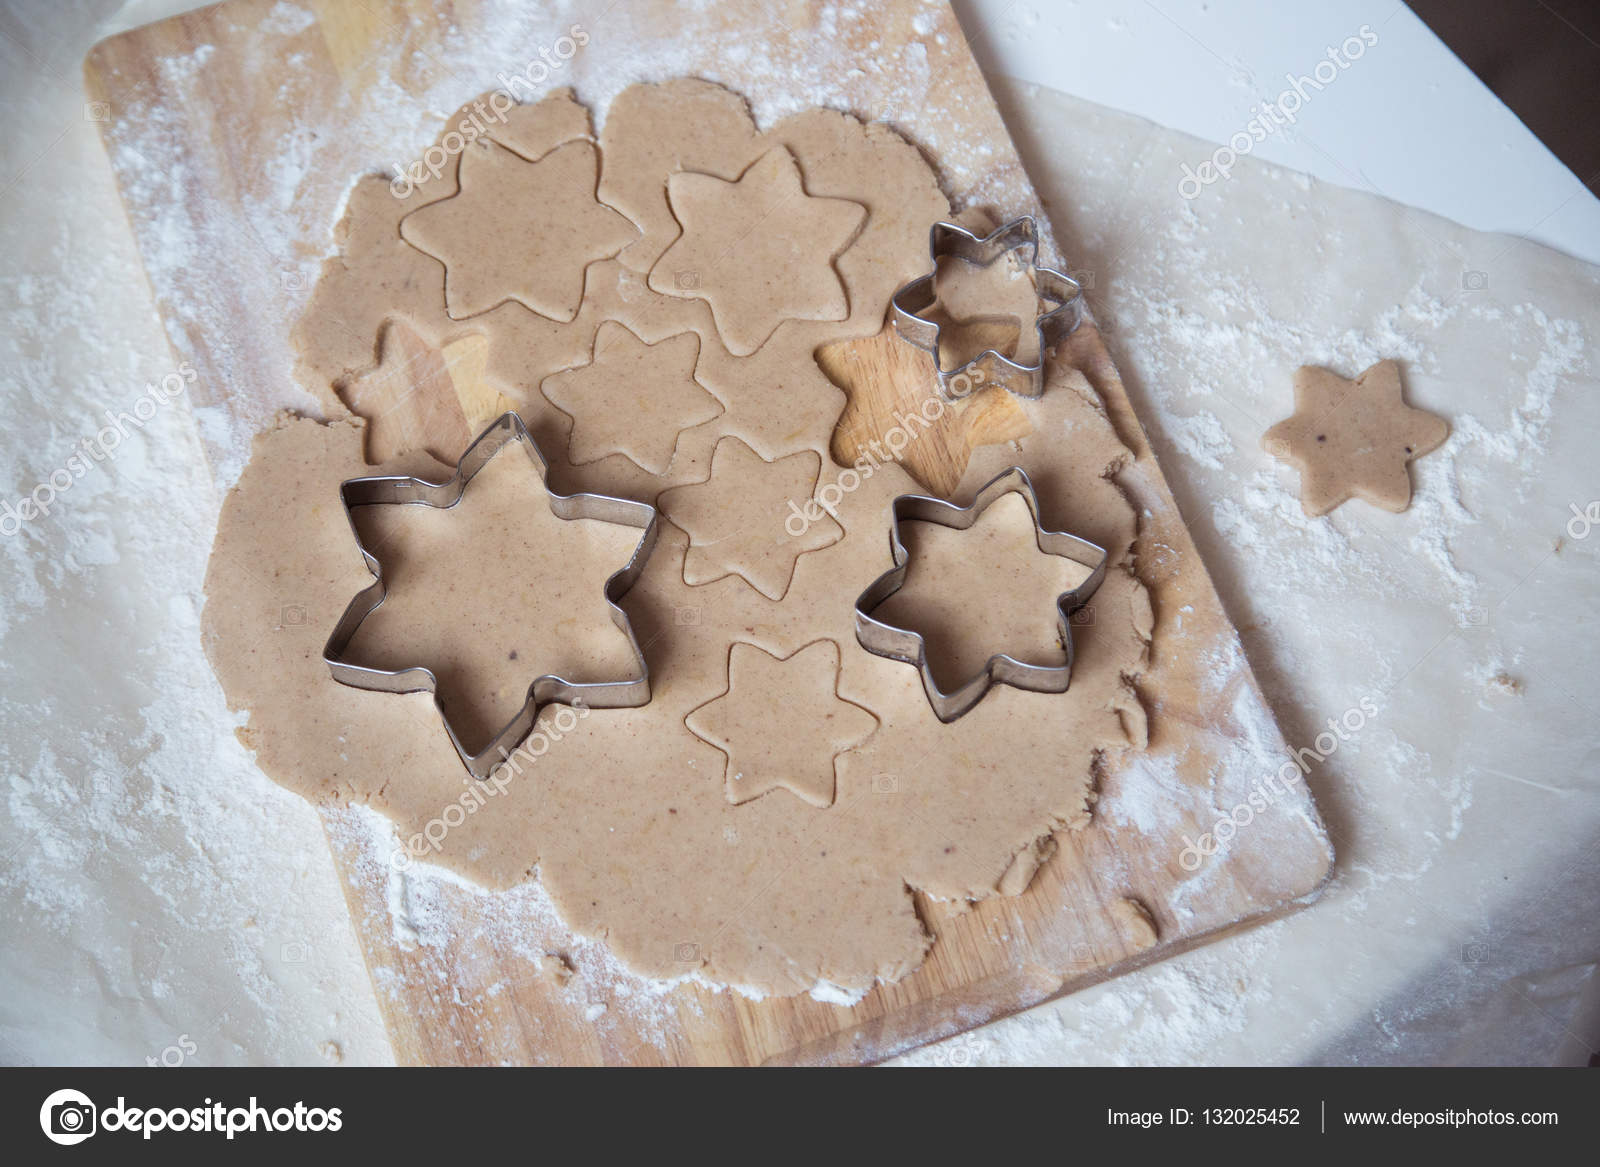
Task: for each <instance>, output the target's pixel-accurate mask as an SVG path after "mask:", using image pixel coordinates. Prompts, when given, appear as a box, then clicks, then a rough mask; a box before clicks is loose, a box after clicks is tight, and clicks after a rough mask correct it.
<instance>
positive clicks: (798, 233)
mask: <svg viewBox="0 0 1600 1167" xmlns="http://www.w3.org/2000/svg"><path fill="white" fill-rule="evenodd" d="M667 199H668V201H669V202H670V204H671V206H672V213H673V215H674V216H675V217H676V218H677V220H678V225H679V226H681V227H682V228H683V234H682V235H680V236H678V239H677V241H676V242H675V243H673V245H672V246H671V247H669V248H667V250H666V253H665V254H664V255H662V257H661V258H660V259H658V260H656V263H655V266H654V267H652V268H651V269H650V278H649V284H650V287H651V289H652V290H653V291H657V292H660V293H662V294H663V295H667V296H678V297H681V298H684V299H694V298H698V299H702V300H704V301H706V302H707V303H708V304H709V305H710V306H711V316H712V319H713V320H715V321H716V325H717V331H718V333H720V334H721V336H722V340H723V343H724V344H726V345H727V346H728V351H729V352H731V353H733V354H734V356H739V357H744V356H749V355H750V354H751V353H753V352H755V351H756V350H757V349H758V348H760V347H761V346H762V344H764V343H765V342H766V339H767V338H768V337H769V336H771V335H772V333H773V331H774V330H775V329H777V327H778V325H779V324H781V323H783V322H784V321H785V320H845V319H847V318H848V317H849V315H850V301H849V298H848V296H846V294H845V289H844V284H843V283H842V282H841V281H840V279H839V273H838V272H836V271H835V270H834V268H833V261H834V259H835V258H837V257H838V255H839V254H840V253H841V252H842V251H844V249H845V248H846V247H848V246H849V245H850V244H851V243H852V242H853V241H854V240H855V237H856V233H857V232H858V231H859V230H860V229H861V224H862V221H863V220H865V218H866V216H867V209H866V208H865V207H863V206H862V205H861V204H859V203H853V202H850V201H849V200H848V199H831V198H817V197H815V196H812V195H808V194H806V192H805V188H804V186H803V185H802V183H801V180H800V168H799V166H798V165H796V163H795V160H794V156H793V155H792V154H790V153H789V151H788V150H786V149H784V148H783V147H782V146H778V147H774V148H773V149H771V150H769V151H767V152H766V153H765V154H763V155H762V156H761V157H760V158H758V159H756V161H755V162H753V163H751V165H750V168H749V169H748V170H746V171H745V172H744V173H743V174H741V175H740V176H739V178H738V180H737V181H735V182H724V181H723V180H722V179H720V178H717V177H715V176H713V175H710V174H694V173H689V172H687V171H680V172H679V173H677V174H674V175H673V176H672V177H671V178H669V179H667Z"/></svg>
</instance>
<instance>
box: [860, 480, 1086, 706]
mask: <svg viewBox="0 0 1600 1167" xmlns="http://www.w3.org/2000/svg"><path fill="white" fill-rule="evenodd" d="M1006 494H1020V495H1021V496H1022V498H1023V501H1024V502H1026V503H1027V504H1028V510H1029V511H1030V512H1031V513H1032V515H1033V525H1034V532H1035V538H1036V541H1037V544H1038V547H1039V550H1040V551H1043V552H1044V553H1046V554H1047V555H1060V556H1062V557H1064V558H1066V559H1070V560H1072V561H1073V562H1074V563H1078V564H1081V565H1082V566H1084V567H1087V568H1089V569H1090V571H1089V575H1088V576H1087V578H1085V579H1084V581H1083V582H1082V583H1080V584H1079V585H1078V586H1077V587H1075V588H1072V589H1071V590H1070V591H1065V592H1062V593H1061V594H1060V595H1059V596H1057V597H1056V615H1057V621H1058V623H1057V628H1058V630H1059V632H1060V636H1061V647H1062V648H1063V649H1064V650H1065V652H1066V655H1067V659H1066V663H1065V664H1062V665H1035V664H1027V663H1025V662H1023V661H1019V660H1017V659H1016V658H1015V657H1013V656H1008V655H1007V654H1005V653H996V654H995V655H994V656H991V657H990V658H989V659H988V661H987V662H985V664H984V667H983V671H982V672H980V673H979V674H978V675H977V676H975V677H972V678H970V679H969V680H966V681H963V682H962V683H961V684H960V685H958V686H956V688H955V689H953V690H951V691H950V692H948V693H947V692H945V691H944V690H943V689H941V688H939V683H938V682H937V681H935V680H934V677H933V671H932V670H931V669H930V668H929V667H928V651H927V650H928V646H927V642H926V641H925V640H924V639H923V638H922V636H921V634H919V633H916V632H913V631H911V630H910V629H907V628H897V627H895V626H894V625H892V624H885V623H883V622H882V621H881V620H876V619H874V618H873V616H872V613H873V611H874V610H875V609H876V608H877V607H878V606H879V605H880V604H882V603H883V602H884V601H885V600H887V599H888V598H889V597H890V596H892V595H894V594H895V592H897V591H899V590H900V588H901V586H902V585H903V584H904V583H905V580H906V569H907V568H908V567H909V566H910V563H911V558H910V554H909V553H908V552H907V551H906V547H905V544H904V543H902V542H901V541H900V524H901V523H903V522H918V523H937V524H939V525H940V526H943V527H952V528H954V529H955V530H958V531H965V530H967V529H968V528H969V527H971V526H972V525H973V524H974V523H976V522H977V521H978V517H979V516H980V515H982V514H983V512H984V511H985V510H987V509H988V507H989V505H990V504H991V503H993V502H994V501H995V500H996V499H998V498H1000V497H1001V496H1002V495H1006ZM889 551H890V554H891V556H892V557H893V559H894V566H893V567H892V568H890V569H889V570H888V571H886V572H884V573H883V574H882V575H880V576H879V577H878V578H877V579H875V580H873V581H872V584H871V586H869V587H868V588H867V590H866V591H864V592H862V593H861V595H860V597H859V598H858V599H857V600H856V605H855V616H856V640H857V641H859V642H860V644H861V647H862V648H864V649H866V650H867V651H868V652H870V653H873V654H874V655H876V656H882V657H887V658H889V659H890V660H897V661H903V662H904V663H906V664H908V665H915V666H916V668H917V670H918V672H920V673H921V674H922V688H923V690H924V691H925V692H926V693H927V694H928V703H929V704H930V705H932V706H933V712H934V716H936V717H937V718H938V719H939V720H940V721H943V722H950V721H954V720H955V719H956V718H958V717H960V716H961V715H962V714H963V713H965V712H967V710H969V709H971V708H972V707H973V706H974V705H976V704H977V703H978V702H979V701H981V700H982V699H983V696H984V694H985V693H987V692H988V691H989V689H990V687H991V686H993V685H995V684H997V683H998V684H1002V685H1010V686H1012V687H1013V688H1016V689H1028V690H1030V691H1032V692H1035V693H1065V692H1066V691H1067V686H1068V684H1069V683H1070V682H1071V680H1072V627H1071V620H1072V614H1073V613H1074V612H1076V611H1077V610H1078V609H1079V608H1081V607H1083V605H1084V604H1086V603H1088V601H1089V597H1090V596H1092V595H1093V594H1094V591H1095V589H1096V588H1098V587H1099V586H1100V582H1101V580H1103V579H1104V578H1105V574H1106V558H1107V556H1106V550H1105V548H1103V547H1101V546H1099V545H1098V544H1096V543H1091V542H1089V541H1088V540H1087V539H1080V538H1078V536H1076V535H1069V534H1067V533H1066V532H1065V531H1050V530H1047V529H1046V528H1045V527H1044V525H1043V524H1042V523H1041V522H1040V521H1039V496H1038V495H1037V494H1036V493H1035V492H1034V489H1033V481H1032V480H1031V479H1030V478H1029V477H1028V473H1027V471H1025V470H1023V469H1022V468H1021V467H1020V466H1012V467H1011V468H1010V469H1008V470H1006V471H1004V472H1003V473H1001V474H999V475H997V476H996V477H994V478H992V479H990V480H989V481H988V482H987V483H985V484H984V485H983V486H982V487H981V488H980V489H979V490H978V493H977V494H976V495H975V496H973V499H972V502H971V503H969V504H968V505H967V506H964V507H962V506H957V505H956V504H955V503H952V502H947V501H945V500H944V499H942V498H934V497H933V496H931V495H925V494H902V495H900V496H899V497H898V498H896V499H895V500H894V502H893V503H892V504H890V526H889Z"/></svg>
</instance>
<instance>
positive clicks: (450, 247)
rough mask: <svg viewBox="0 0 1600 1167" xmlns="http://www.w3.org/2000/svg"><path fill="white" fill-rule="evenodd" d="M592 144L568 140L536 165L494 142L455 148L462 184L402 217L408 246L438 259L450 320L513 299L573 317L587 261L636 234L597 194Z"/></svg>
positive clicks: (611, 251) (614, 251)
mask: <svg viewBox="0 0 1600 1167" xmlns="http://www.w3.org/2000/svg"><path fill="white" fill-rule="evenodd" d="M598 178H599V156H598V154H597V153H596V151H595V147H594V143H593V142H586V141H579V142H568V143H566V144H565V145H563V146H558V147H556V148H555V149H554V150H552V151H550V152H549V153H548V154H546V155H544V157H542V158H540V159H539V160H538V161H537V162H529V161H528V160H527V159H525V158H523V157H522V156H521V155H520V154H517V153H514V152H513V151H511V150H507V149H506V148H505V147H504V146H497V145H495V144H494V143H492V142H487V141H485V142H478V143H475V144H474V145H472V146H470V147H468V149H467V151H466V152H465V153H464V154H462V155H461V170H460V182H461V189H460V191H459V193H457V194H455V195H454V196H452V197H450V198H447V199H442V200H440V201H439V202H436V203H429V204H428V205H427V206H425V207H422V208H419V209H418V210H415V211H413V212H412V213H411V214H409V215H407V216H406V217H405V218H404V219H402V220H400V235H401V237H402V238H404V239H405V241H406V242H407V243H410V244H411V245H412V246H414V247H416V248H417V249H418V250H420V251H425V252H427V253H428V254H429V255H431V256H433V257H434V258H435V259H437V260H438V261H439V262H440V263H442V264H444V268H445V277H444V300H445V310H446V311H447V312H448V313H449V314H450V317H451V319H453V320H463V319H465V318H467V317H469V316H476V315H477V314H478V313H480V312H487V311H488V310H489V309H491V308H493V307H495V306H496V305H498V304H502V303H504V302H505V301H507V300H516V301H518V302H520V303H521V304H523V305H524V306H525V307H527V308H530V309H531V310H533V311H534V312H537V313H538V314H539V315H541V316H547V317H549V318H550V319H552V320H558V321H561V322H563V323H565V322H567V321H570V320H572V319H573V318H574V317H575V316H577V314H578V305H579V302H580V301H581V300H582V299H583V276H584V272H585V271H586V270H587V269H588V267H589V265H590V264H591V263H594V262H595V261H596V260H601V259H606V258H608V257H610V256H613V255H615V254H617V252H619V251H621V250H622V249H623V248H624V247H626V246H627V245H628V244H629V243H631V242H633V240H634V239H635V238H637V237H638V234H639V232H638V230H637V229H636V228H635V227H634V225H633V224H632V223H631V222H629V221H628V220H627V219H626V218H625V217H624V216H622V215H619V214H618V213H617V212H616V211H613V210H612V209H611V208H610V207H608V206H605V205H603V204H602V203H599V202H597V201H596V200H595V184H596V182H597V181H598Z"/></svg>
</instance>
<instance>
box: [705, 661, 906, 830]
mask: <svg viewBox="0 0 1600 1167" xmlns="http://www.w3.org/2000/svg"><path fill="white" fill-rule="evenodd" d="M684 720H685V724H686V725H688V727H689V729H690V731H691V732H693V733H694V734H695V735H696V736H697V737H699V738H702V739H703V740H705V741H707V742H710V743H711V744H712V745H714V746H716V747H717V749H719V750H721V751H722V752H723V753H724V754H726V755H727V756H728V764H727V771H726V784H727V793H728V801H729V802H732V803H741V802H749V801H750V800H751V799H752V798H760V797H761V796H762V795H763V794H765V793H767V792H768V791H769V790H774V789H777V788H778V787H780V786H781V787H783V788H784V789H785V790H787V791H789V792H790V793H791V794H794V795H795V796H796V797H798V798H801V799H804V800H805V801H806V802H809V803H810V804H811V805H812V806H817V807H827V806H832V805H833V796H834V765H835V760H836V759H837V758H838V757H839V755H840V754H842V753H844V752H845V751H847V750H850V749H853V748H854V747H856V746H859V745H860V744H861V743H862V742H864V741H866V740H867V738H869V737H871V736H872V734H873V732H874V731H875V730H876V729H877V728H878V719H877V718H876V717H874V716H873V715H872V714H871V713H868V712H867V711H866V710H865V709H863V708H862V707H861V706H859V705H855V704H853V703H851V702H849V701H846V700H845V699H844V698H842V697H840V696H839V646H838V645H837V644H836V643H834V642H833V641H831V640H819V641H817V642H816V643H815V644H809V645H807V646H806V647H805V648H802V649H800V651H798V652H796V653H794V654H793V655H792V656H788V657H777V656H772V655H771V654H770V653H767V652H764V651H763V650H762V649H760V648H757V647H756V646H755V645H753V644H743V643H739V644H735V645H734V646H733V648H732V649H731V651H730V652H729V653H728V689H727V692H725V693H723V695H722V696H720V697H717V698H714V699H713V700H711V701H708V702H707V703H706V704H704V705H702V706H700V707H699V708H698V709H696V710H694V711H693V712H691V713H690V714H689V716H688V717H687V718H685V719H684Z"/></svg>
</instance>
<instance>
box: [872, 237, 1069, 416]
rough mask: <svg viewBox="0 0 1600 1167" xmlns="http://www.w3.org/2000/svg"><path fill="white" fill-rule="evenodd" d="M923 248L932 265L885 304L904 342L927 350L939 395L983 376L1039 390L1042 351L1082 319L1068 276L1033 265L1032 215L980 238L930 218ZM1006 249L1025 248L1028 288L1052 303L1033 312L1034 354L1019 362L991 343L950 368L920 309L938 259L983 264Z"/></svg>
mask: <svg viewBox="0 0 1600 1167" xmlns="http://www.w3.org/2000/svg"><path fill="white" fill-rule="evenodd" d="M928 250H929V252H930V253H931V254H932V256H933V271H932V272H929V273H928V274H927V275H925V276H919V277H918V278H916V279H914V280H912V281H911V282H910V283H909V284H906V285H905V286H904V287H902V288H901V289H900V290H899V291H897V292H895V294H894V296H893V298H892V299H891V300H890V301H889V304H890V312H891V318H892V320H893V321H894V327H895V331H896V332H897V333H899V334H900V336H901V338H902V339H904V340H905V341H906V342H907V343H909V344H912V345H914V346H916V347H917V348H920V349H922V350H924V351H925V352H927V353H929V354H931V355H932V356H933V364H934V367H935V368H936V369H937V370H938V373H939V394H940V396H942V397H943V398H944V399H945V400H946V401H957V400H960V399H961V398H963V397H967V396H969V395H970V394H971V393H972V391H973V390H974V389H975V388H976V387H978V386H979V385H982V384H986V383H989V382H996V383H999V384H1001V385H1004V386H1005V387H1006V388H1007V389H1008V390H1010V391H1011V392H1012V393H1015V394H1016V395H1017V396H1019V397H1039V396H1042V395H1043V393H1044V354H1045V352H1046V351H1047V350H1048V349H1049V348H1050V347H1051V346H1053V345H1054V344H1055V343H1056V342H1057V341H1059V340H1060V339H1061V338H1062V337H1064V336H1067V335H1068V334H1070V333H1071V332H1072V331H1073V330H1074V329H1076V328H1077V327H1078V325H1079V324H1080V323H1082V321H1083V289H1082V288H1081V287H1080V286H1079V285H1078V281H1077V280H1075V279H1073V278H1072V277H1071V276H1068V275H1065V274H1063V273H1061V272H1058V271H1055V270H1054V269H1052V268H1048V267H1040V266H1039V225H1038V223H1036V222H1034V219H1033V216H1032V215H1023V216H1022V217H1021V218H1017V219H1013V220H1011V222H1009V223H1007V224H1006V225H1005V226H1004V227H998V228H996V229H995V230H993V231H991V232H990V233H989V234H988V235H985V236H984V237H983V238H981V239H980V238H978V236H976V235H974V234H973V233H972V232H971V231H968V230H967V229H966V228H964V227H959V226H957V225H956V224H955V223H935V224H934V225H933V227H932V228H931V229H930V230H929V232H928ZM1012 252H1026V260H1027V264H1028V267H1029V268H1031V269H1032V271H1033V284H1034V290H1035V291H1036V292H1037V293H1038V295H1039V298H1040V299H1041V300H1045V301H1047V302H1050V303H1053V304H1054V305H1055V306H1054V307H1052V308H1049V309H1047V310H1046V311H1045V312H1043V313H1041V314H1039V315H1037V316H1035V317H1034V322H1033V327H1034V334H1035V335H1036V337H1037V338H1038V342H1039V349H1038V355H1037V356H1036V358H1035V359H1034V360H1033V361H1031V362H1029V363H1027V364H1024V363H1022V362H1020V361H1015V360H1013V359H1012V358H1010V357H1008V356H1006V355H1005V354H1004V353H1002V352H999V351H997V350H995V349H992V348H991V349H985V350H984V351H983V352H981V353H979V354H978V355H977V356H975V357H973V358H972V359H971V360H970V361H967V362H966V363H965V364H962V365H959V366H957V367H956V368H953V369H946V368H944V367H943V366H941V365H940V364H939V332H940V326H939V324H938V322H937V321H933V320H928V319H925V318H924V317H923V316H922V315H921V313H923V312H926V311H927V310H928V309H929V308H931V307H933V305H934V304H935V303H936V302H937V301H938V298H939V297H938V292H937V290H936V289H935V288H934V278H935V276H937V274H938V271H939V261H940V260H941V259H944V258H946V257H950V258H954V259H961V260H965V261H966V262H968V263H971V264H975V265H977V266H978V267H988V266H989V265H990V264H992V263H994V262H995V261H996V260H999V259H1001V258H1002V257H1004V256H1006V255H1009V254H1010V253H1012ZM980 366H985V367H992V368H993V369H994V370H996V372H995V373H994V375H991V376H988V377H985V376H984V375H983V369H982V368H980ZM974 374H976V375H974Z"/></svg>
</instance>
